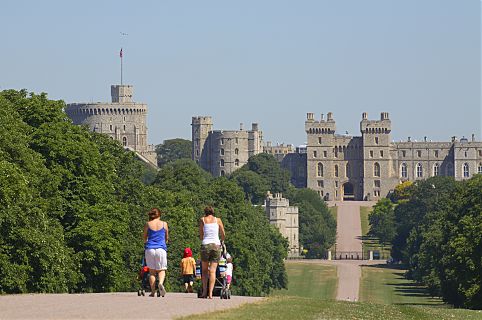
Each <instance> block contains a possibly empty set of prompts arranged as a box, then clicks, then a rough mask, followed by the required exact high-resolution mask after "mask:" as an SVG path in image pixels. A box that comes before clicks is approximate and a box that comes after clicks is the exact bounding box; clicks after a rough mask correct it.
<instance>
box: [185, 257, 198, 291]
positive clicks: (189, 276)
mask: <svg viewBox="0 0 482 320" xmlns="http://www.w3.org/2000/svg"><path fill="white" fill-rule="evenodd" d="M181 274H182V278H183V281H184V286H185V287H186V293H187V292H193V290H192V284H193V282H194V275H195V274H196V260H194V258H193V257H192V251H191V248H186V249H184V258H183V259H182V260H181Z"/></svg>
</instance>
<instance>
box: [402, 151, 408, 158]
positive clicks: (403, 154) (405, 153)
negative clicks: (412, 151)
mask: <svg viewBox="0 0 482 320" xmlns="http://www.w3.org/2000/svg"><path fill="white" fill-rule="evenodd" d="M406 156H407V152H406V151H405V150H402V157H404V158H405V157H406Z"/></svg>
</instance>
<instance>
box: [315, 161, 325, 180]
mask: <svg viewBox="0 0 482 320" xmlns="http://www.w3.org/2000/svg"><path fill="white" fill-rule="evenodd" d="M316 175H317V176H318V177H323V163H321V162H318V168H317V171H316Z"/></svg>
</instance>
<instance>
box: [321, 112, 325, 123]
mask: <svg viewBox="0 0 482 320" xmlns="http://www.w3.org/2000/svg"><path fill="white" fill-rule="evenodd" d="M323 120H325V115H324V114H323V113H322V114H321V121H323Z"/></svg>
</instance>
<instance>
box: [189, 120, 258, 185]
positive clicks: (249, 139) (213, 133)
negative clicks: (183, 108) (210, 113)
mask: <svg viewBox="0 0 482 320" xmlns="http://www.w3.org/2000/svg"><path fill="white" fill-rule="evenodd" d="M191 126H192V128H191V129H192V159H193V160H194V161H196V163H198V164H199V165H200V166H201V168H203V169H204V170H206V171H208V172H210V173H211V174H212V175H213V176H216V177H219V176H224V175H229V174H231V173H233V172H234V171H235V170H236V169H239V168H241V167H242V166H243V165H245V164H246V163H248V159H249V157H251V156H254V155H256V154H258V153H261V152H262V151H263V133H262V131H260V130H259V128H258V124H257V123H253V124H252V125H251V130H248V131H246V130H244V129H243V125H242V124H241V126H240V128H239V130H229V131H228V130H213V121H212V118H211V117H205V116H199V117H192V122H191Z"/></svg>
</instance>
